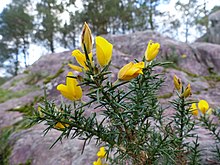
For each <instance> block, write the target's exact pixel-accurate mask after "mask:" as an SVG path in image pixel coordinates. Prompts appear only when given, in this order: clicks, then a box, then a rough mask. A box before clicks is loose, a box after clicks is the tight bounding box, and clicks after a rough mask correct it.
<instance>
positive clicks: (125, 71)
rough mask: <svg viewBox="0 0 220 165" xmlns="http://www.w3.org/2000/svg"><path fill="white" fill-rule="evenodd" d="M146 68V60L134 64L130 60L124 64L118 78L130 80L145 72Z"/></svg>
mask: <svg viewBox="0 0 220 165" xmlns="http://www.w3.org/2000/svg"><path fill="white" fill-rule="evenodd" d="M143 68H144V62H139V63H136V64H134V63H133V62H130V63H128V64H126V65H125V66H123V67H122V68H121V69H120V70H119V72H118V79H119V80H125V81H129V80H131V79H133V78H136V77H137V76H138V75H139V74H143V72H142V69H143Z"/></svg>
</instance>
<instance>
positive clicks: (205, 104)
mask: <svg viewBox="0 0 220 165" xmlns="http://www.w3.org/2000/svg"><path fill="white" fill-rule="evenodd" d="M198 107H199V109H200V111H201V112H202V113H203V114H205V113H206V111H207V110H208V109H209V104H208V102H207V101H205V100H200V101H199V103H198Z"/></svg>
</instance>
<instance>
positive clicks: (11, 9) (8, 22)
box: [0, 2, 33, 75]
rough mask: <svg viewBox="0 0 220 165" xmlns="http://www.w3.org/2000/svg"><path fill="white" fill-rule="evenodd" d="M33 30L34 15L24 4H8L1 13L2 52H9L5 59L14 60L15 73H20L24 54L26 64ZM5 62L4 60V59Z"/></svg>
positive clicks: (0, 49)
mask: <svg viewBox="0 0 220 165" xmlns="http://www.w3.org/2000/svg"><path fill="white" fill-rule="evenodd" d="M32 30H33V17H31V16H30V15H29V14H27V12H26V11H25V8H24V6H23V5H19V4H16V3H14V2H12V4H10V5H8V6H7V8H5V9H4V10H3V12H2V13H1V15H0V35H1V36H2V40H1V46H0V51H1V54H5V55H6V54H8V55H7V56H6V57H7V58H4V60H8V59H9V60H10V61H12V62H13V64H12V65H13V68H14V69H13V73H12V74H13V75H17V74H18V68H19V58H20V57H19V56H21V54H23V57H24V62H25V66H27V60H26V59H27V55H28V48H29V44H30V43H29V42H30V34H31V32H32ZM2 62H4V61H2Z"/></svg>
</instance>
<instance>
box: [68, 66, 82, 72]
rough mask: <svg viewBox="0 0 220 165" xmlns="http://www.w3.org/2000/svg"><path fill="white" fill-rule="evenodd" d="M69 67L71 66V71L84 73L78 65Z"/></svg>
mask: <svg viewBox="0 0 220 165" xmlns="http://www.w3.org/2000/svg"><path fill="white" fill-rule="evenodd" d="M68 66H69V67H70V68H71V69H73V70H75V71H78V72H82V71H83V70H82V68H81V67H79V66H76V65H73V64H68Z"/></svg>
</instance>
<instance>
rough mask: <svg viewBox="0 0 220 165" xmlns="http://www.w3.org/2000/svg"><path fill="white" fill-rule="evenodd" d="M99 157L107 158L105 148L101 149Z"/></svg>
mask: <svg viewBox="0 0 220 165" xmlns="http://www.w3.org/2000/svg"><path fill="white" fill-rule="evenodd" d="M97 156H98V157H99V158H105V157H106V151H105V147H101V148H100V149H99V151H98V153H97Z"/></svg>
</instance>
